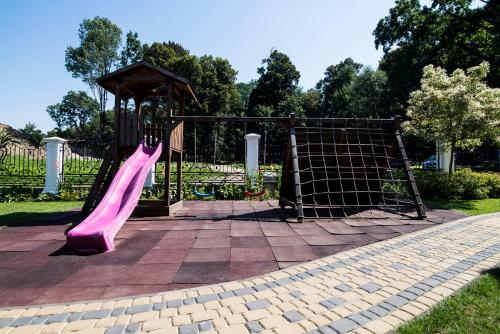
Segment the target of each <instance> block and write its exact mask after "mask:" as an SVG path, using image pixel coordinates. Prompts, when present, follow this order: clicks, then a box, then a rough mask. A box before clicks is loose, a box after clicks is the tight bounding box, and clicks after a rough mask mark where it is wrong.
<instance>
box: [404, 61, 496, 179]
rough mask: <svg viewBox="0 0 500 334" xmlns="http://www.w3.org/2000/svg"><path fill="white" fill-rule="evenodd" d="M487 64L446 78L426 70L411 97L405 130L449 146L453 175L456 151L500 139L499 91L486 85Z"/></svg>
mask: <svg viewBox="0 0 500 334" xmlns="http://www.w3.org/2000/svg"><path fill="white" fill-rule="evenodd" d="M488 70H489V65H488V63H487V62H483V63H481V64H480V65H479V66H475V67H472V68H469V69H468V70H467V73H465V72H464V71H463V70H461V69H457V70H455V71H453V73H452V74H451V75H449V76H448V75H447V74H446V71H445V70H444V69H442V68H440V67H434V66H432V65H428V66H426V67H424V74H423V77H422V80H421V88H420V89H419V90H416V91H414V92H412V93H411V94H410V100H409V107H408V117H409V118H410V120H409V121H408V122H405V123H404V124H403V125H404V128H405V129H406V130H407V131H408V132H409V133H410V134H416V135H419V136H421V137H423V138H425V139H428V140H433V141H436V142H438V143H440V144H442V145H449V147H450V149H451V157H452V158H451V159H450V166H449V172H450V173H452V172H453V156H454V152H455V148H464V149H467V148H469V149H471V148H474V147H477V146H479V145H481V143H482V142H483V141H484V140H485V139H493V140H499V139H500V88H489V87H488V86H487V85H486V83H485V82H484V80H485V78H486V76H487V74H488Z"/></svg>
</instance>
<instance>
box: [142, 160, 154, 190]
mask: <svg viewBox="0 0 500 334" xmlns="http://www.w3.org/2000/svg"><path fill="white" fill-rule="evenodd" d="M155 166H156V164H154V165H153V167H151V169H150V170H149V172H148V175H147V176H146V181H145V182H144V188H153V185H154V184H155V183H156V182H155Z"/></svg>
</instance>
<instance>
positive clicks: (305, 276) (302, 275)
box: [297, 271, 311, 279]
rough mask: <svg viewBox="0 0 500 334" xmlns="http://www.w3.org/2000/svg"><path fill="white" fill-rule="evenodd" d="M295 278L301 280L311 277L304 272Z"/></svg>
mask: <svg viewBox="0 0 500 334" xmlns="http://www.w3.org/2000/svg"><path fill="white" fill-rule="evenodd" d="M297 276H298V277H300V278H302V279H306V278H309V277H311V275H310V274H309V273H308V272H306V271H304V272H302V273H298V274H297Z"/></svg>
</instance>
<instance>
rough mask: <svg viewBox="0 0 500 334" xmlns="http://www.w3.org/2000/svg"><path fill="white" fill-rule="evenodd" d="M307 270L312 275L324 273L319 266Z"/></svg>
mask: <svg viewBox="0 0 500 334" xmlns="http://www.w3.org/2000/svg"><path fill="white" fill-rule="evenodd" d="M307 272H308V273H309V274H311V275H313V276H316V275H321V274H322V273H324V271H323V270H322V269H320V268H313V269H309V270H308V271H307Z"/></svg>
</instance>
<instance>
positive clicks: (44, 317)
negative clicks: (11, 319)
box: [0, 313, 74, 327]
mask: <svg viewBox="0 0 500 334" xmlns="http://www.w3.org/2000/svg"><path fill="white" fill-rule="evenodd" d="M73 314H74V313H72V314H71V315H70V317H71V316H72V315H73ZM49 318H50V315H42V316H40V317H36V318H35V319H33V321H32V322H31V324H32V325H43V324H45V323H46V322H47V320H48V319H49ZM67 321H70V320H69V317H68V319H67ZM0 327H1V326H0Z"/></svg>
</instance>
